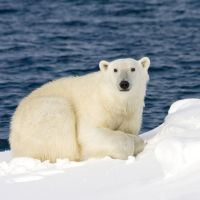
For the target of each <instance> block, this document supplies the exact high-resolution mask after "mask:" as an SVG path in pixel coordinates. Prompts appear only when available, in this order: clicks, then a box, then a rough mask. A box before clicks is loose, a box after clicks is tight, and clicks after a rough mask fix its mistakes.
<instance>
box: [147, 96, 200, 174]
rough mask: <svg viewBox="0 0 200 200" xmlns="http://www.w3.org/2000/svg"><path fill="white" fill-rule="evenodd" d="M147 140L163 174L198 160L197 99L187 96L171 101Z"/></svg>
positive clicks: (199, 119) (199, 126)
mask: <svg viewBox="0 0 200 200" xmlns="http://www.w3.org/2000/svg"><path fill="white" fill-rule="evenodd" d="M149 144H151V145H153V146H154V148H155V156H156V158H157V159H158V161H159V162H160V164H161V165H162V168H163V170H164V172H165V174H166V176H171V175H175V174H177V173H179V172H180V171H181V170H182V169H185V168H187V167H189V166H190V165H191V164H195V163H197V162H200V156H199V152H200V100H199V99H186V100H181V101H177V102H175V103H174V104H172V106H171V107H170V109H169V112H168V115H167V117H166V118H165V121H164V123H163V124H162V125H161V126H160V127H159V129H157V131H155V132H154V137H152V138H151V139H150V141H149Z"/></svg>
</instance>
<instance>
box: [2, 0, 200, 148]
mask: <svg viewBox="0 0 200 200" xmlns="http://www.w3.org/2000/svg"><path fill="white" fill-rule="evenodd" d="M143 56H149V57H150V59H151V67H150V70H149V73H150V82H149V85H148V90H147V96H146V107H145V109H144V119H143V126H142V130H141V132H145V131H148V130H151V129H153V128H155V127H156V126H158V125H159V124H161V123H162V122H163V119H164V117H165V116H166V114H167V111H168V109H169V106H170V105H171V104H172V103H173V102H174V101H176V100H179V99H184V98H200V1H199V0H176V1H175V0H162V1H161V0H137V1H136V0H96V1H94V0H93V1H92V0H77V1H76V0H74V1H73V0H56V1H55V0H40V1H34V0H0V139H7V138H8V137H9V122H10V117H11V115H12V113H13V112H14V110H15V108H16V106H17V104H18V103H19V101H20V100H21V99H22V98H23V97H25V96H26V95H27V94H29V93H30V92H31V91H32V90H34V89H35V88H37V87H39V86H41V85H42V84H44V83H46V82H47V81H50V80H54V79H57V78H60V77H63V76H69V75H83V74H86V73H89V72H93V71H96V70H98V62H99V61H100V60H102V59H107V60H109V61H111V60H113V59H117V58H125V57H132V58H135V59H139V58H141V57H143ZM1 141H3V140H1ZM0 144H1V147H0V149H3V148H5V146H4V145H3V143H0Z"/></svg>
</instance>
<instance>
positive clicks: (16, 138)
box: [10, 97, 79, 162]
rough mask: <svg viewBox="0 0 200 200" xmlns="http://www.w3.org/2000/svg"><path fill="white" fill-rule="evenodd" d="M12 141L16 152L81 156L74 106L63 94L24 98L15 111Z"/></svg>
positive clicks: (48, 156) (48, 157)
mask: <svg viewBox="0 0 200 200" xmlns="http://www.w3.org/2000/svg"><path fill="white" fill-rule="evenodd" d="M10 144H11V150H12V152H13V154H14V156H30V157H34V158H36V159H40V160H50V161H51V162H55V161H56V159H57V158H68V159H70V160H79V146H78V143H77V137H76V119H75V115H74V111H73V108H72V106H71V105H70V104H69V103H68V101H67V100H66V99H64V98H62V97H38V98H36V99H32V100H29V101H28V100H27V101H26V100H25V101H24V102H22V103H21V104H20V106H19V108H18V109H17V111H16V113H15V114H14V117H13V120H12V126H11V135H10Z"/></svg>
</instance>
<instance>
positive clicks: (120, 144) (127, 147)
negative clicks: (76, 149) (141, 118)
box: [79, 128, 144, 159]
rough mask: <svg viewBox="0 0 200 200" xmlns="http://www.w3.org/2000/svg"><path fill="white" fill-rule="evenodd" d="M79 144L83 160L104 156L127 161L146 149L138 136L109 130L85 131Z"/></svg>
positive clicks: (95, 129) (80, 136)
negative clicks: (129, 157)
mask: <svg viewBox="0 0 200 200" xmlns="http://www.w3.org/2000/svg"><path fill="white" fill-rule="evenodd" d="M86 130H87V131H86ZM79 142H80V144H81V150H82V151H81V154H82V159H85V158H88V157H104V156H111V157H112V158H117V159H127V158H128V156H131V155H136V154H137V153H139V152H141V151H142V150H143V148H144V142H143V140H142V139H140V138H139V137H138V136H135V135H132V134H126V133H124V132H121V131H113V130H110V129H107V128H94V129H85V132H84V133H82V134H80V135H79Z"/></svg>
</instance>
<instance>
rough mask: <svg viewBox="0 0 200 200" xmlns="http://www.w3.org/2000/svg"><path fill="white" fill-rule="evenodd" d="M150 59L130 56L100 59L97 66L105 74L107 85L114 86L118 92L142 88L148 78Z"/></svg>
mask: <svg viewBox="0 0 200 200" xmlns="http://www.w3.org/2000/svg"><path fill="white" fill-rule="evenodd" d="M149 66H150V60H149V58H148V57H143V58H142V59H140V60H134V59H132V58H125V59H117V60H114V61H112V62H108V61H105V60H102V61H100V63H99V68H100V70H101V72H102V73H104V74H105V76H104V77H105V81H106V84H107V85H108V87H110V86H111V87H114V88H115V89H117V90H118V91H120V92H129V91H133V90H134V88H135V89H136V88H137V89H138V90H140V89H141V90H142V89H143V88H144V87H146V83H147V82H148V80H149V75H148V68H149Z"/></svg>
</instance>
